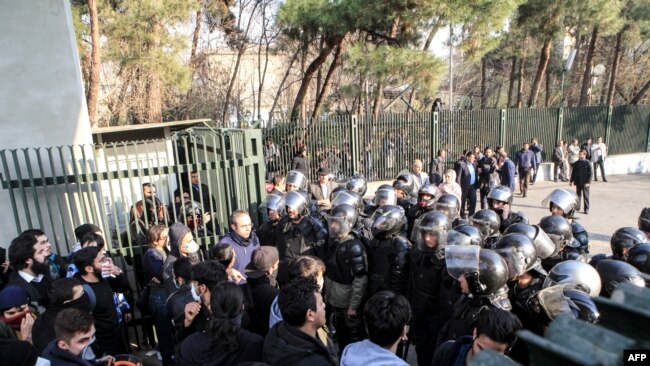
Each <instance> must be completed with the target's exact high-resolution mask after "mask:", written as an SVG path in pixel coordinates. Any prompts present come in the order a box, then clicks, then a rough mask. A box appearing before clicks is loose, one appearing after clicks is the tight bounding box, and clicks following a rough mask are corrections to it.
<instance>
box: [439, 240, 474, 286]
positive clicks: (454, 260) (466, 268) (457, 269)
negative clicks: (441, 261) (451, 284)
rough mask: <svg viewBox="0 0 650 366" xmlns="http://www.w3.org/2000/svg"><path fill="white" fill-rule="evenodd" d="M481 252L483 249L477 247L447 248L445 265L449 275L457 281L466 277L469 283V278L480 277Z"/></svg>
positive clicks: (455, 246) (458, 246)
mask: <svg viewBox="0 0 650 366" xmlns="http://www.w3.org/2000/svg"><path fill="white" fill-rule="evenodd" d="M480 251H481V247H479V246H476V245H464V246H460V245H454V246H450V245H448V246H446V247H445V263H446V265H447V272H448V273H449V275H450V276H451V277H453V278H455V279H459V278H460V277H461V276H465V278H466V279H467V280H468V281H469V278H468V277H471V276H474V275H476V276H478V269H479V252H480Z"/></svg>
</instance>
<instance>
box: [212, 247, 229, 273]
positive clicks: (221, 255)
mask: <svg viewBox="0 0 650 366" xmlns="http://www.w3.org/2000/svg"><path fill="white" fill-rule="evenodd" d="M234 256H235V253H234V249H233V248H232V246H230V244H217V245H215V246H213V247H212V248H210V259H212V260H215V261H217V262H219V263H221V264H223V266H224V267H226V268H228V266H229V265H230V262H232V258H233V257H234Z"/></svg>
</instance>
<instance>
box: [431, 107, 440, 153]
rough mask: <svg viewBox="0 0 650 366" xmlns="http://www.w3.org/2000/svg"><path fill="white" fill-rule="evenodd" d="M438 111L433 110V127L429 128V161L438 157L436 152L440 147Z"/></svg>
mask: <svg viewBox="0 0 650 366" xmlns="http://www.w3.org/2000/svg"><path fill="white" fill-rule="evenodd" d="M439 117H440V114H439V113H438V112H431V128H430V129H429V141H431V143H430V144H429V146H430V148H429V162H432V161H433V159H435V158H436V154H437V153H438V150H439V149H440V124H438V118H439Z"/></svg>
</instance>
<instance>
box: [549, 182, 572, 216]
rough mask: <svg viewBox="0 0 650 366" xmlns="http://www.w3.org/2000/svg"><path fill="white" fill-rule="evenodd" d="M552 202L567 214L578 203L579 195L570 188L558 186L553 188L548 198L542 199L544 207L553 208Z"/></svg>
mask: <svg viewBox="0 0 650 366" xmlns="http://www.w3.org/2000/svg"><path fill="white" fill-rule="evenodd" d="M551 204H555V205H556V206H558V207H559V208H560V209H561V210H562V211H564V215H567V214H568V213H569V212H571V211H572V210H573V209H574V208H575V207H577V205H578V196H577V195H576V194H575V193H574V192H572V191H569V190H566V189H563V188H558V189H555V190H553V192H551V194H549V195H548V196H547V197H546V198H544V199H543V200H542V205H543V206H544V207H548V208H549V209H550V208H551Z"/></svg>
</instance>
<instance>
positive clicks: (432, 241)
mask: <svg viewBox="0 0 650 366" xmlns="http://www.w3.org/2000/svg"><path fill="white" fill-rule="evenodd" d="M411 242H413V243H415V245H417V247H418V249H419V250H421V251H423V252H441V253H442V250H443V249H444V248H445V246H446V245H447V230H445V229H444V228H428V227H419V226H417V225H416V227H415V228H413V232H412V233H411Z"/></svg>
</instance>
